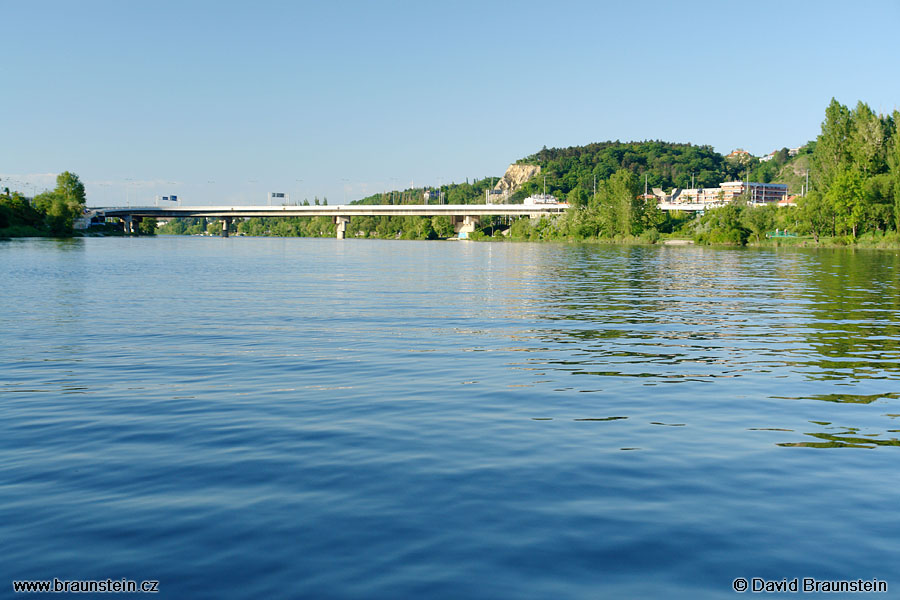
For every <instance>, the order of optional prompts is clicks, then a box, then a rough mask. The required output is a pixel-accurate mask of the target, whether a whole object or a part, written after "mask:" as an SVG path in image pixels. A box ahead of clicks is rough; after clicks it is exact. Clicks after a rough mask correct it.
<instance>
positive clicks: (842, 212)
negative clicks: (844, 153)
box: [825, 166, 868, 238]
mask: <svg viewBox="0 0 900 600" xmlns="http://www.w3.org/2000/svg"><path fill="white" fill-rule="evenodd" d="M825 198H826V200H828V201H829V203H830V204H831V206H832V207H834V216H835V218H836V223H835V224H836V227H837V228H838V229H840V230H841V232H846V231H847V229H849V230H850V232H851V233H852V234H853V237H854V238H855V237H856V234H857V232H858V230H859V226H860V224H862V222H863V219H864V218H865V215H866V210H867V208H868V207H867V202H866V200H867V198H866V194H865V180H864V178H863V175H862V173H861V172H860V170H859V169H858V168H857V167H855V166H853V167H844V168H842V169H840V170H839V171H838V173H837V174H836V175H835V177H834V180H833V182H832V184H831V187H829V188H828V192H826V194H825Z"/></svg>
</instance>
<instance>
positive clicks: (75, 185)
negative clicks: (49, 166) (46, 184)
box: [0, 171, 85, 236]
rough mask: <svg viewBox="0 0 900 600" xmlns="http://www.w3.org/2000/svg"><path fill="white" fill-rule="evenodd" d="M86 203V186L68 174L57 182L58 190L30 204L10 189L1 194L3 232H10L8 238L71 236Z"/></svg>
mask: <svg viewBox="0 0 900 600" xmlns="http://www.w3.org/2000/svg"><path fill="white" fill-rule="evenodd" d="M84 202H85V195H84V184H82V183H81V180H80V179H79V178H78V175H75V174H74V173H69V172H68V171H66V172H64V173H61V174H60V175H59V176H58V177H57V178H56V189H54V190H53V191H49V192H44V193H42V194H38V195H37V196H36V197H35V198H34V199H33V201H32V202H31V203H30V204H29V203H28V202H27V201H26V200H25V198H24V197H23V196H22V195H21V194H20V193H18V192H10V191H9V189H8V188H7V189H6V190H4V193H3V194H0V229H9V230H10V231H7V232H6V234H7V235H51V236H70V235H72V225H73V224H74V221H75V219H77V218H79V217H81V216H82V215H83V214H84Z"/></svg>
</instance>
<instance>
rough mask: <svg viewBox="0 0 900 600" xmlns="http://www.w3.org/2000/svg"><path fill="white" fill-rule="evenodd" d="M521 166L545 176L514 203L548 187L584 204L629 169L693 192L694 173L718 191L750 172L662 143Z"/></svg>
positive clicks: (382, 198) (538, 159) (408, 198)
mask: <svg viewBox="0 0 900 600" xmlns="http://www.w3.org/2000/svg"><path fill="white" fill-rule="evenodd" d="M516 162H518V163H525V164H536V165H540V166H541V175H540V176H538V177H535V178H533V179H532V180H531V181H530V182H527V183H526V184H524V185H523V186H522V188H521V189H520V190H519V191H518V192H517V193H515V194H514V195H513V197H512V199H511V201H512V202H521V201H522V199H523V198H526V197H527V196H530V195H531V194H534V193H540V192H542V191H543V189H544V185H545V183H546V186H547V192H548V193H550V194H553V195H555V196H557V197H558V198H560V199H568V200H570V201H573V202H574V203H575V204H584V203H585V202H586V201H587V199H588V197H589V196H590V195H591V194H592V193H593V190H594V183H595V181H596V183H597V184H598V185H599V184H600V183H601V182H603V181H605V180H606V179H609V177H611V176H612V175H613V173H615V172H616V171H619V170H620V169H627V170H630V171H631V172H632V173H634V174H635V175H636V176H637V177H638V178H639V179H640V180H641V183H642V184H643V182H644V177H645V175H646V179H647V184H648V186H649V187H651V188H652V187H661V188H663V189H665V190H670V189H671V188H673V187H690V186H691V175H692V174H693V176H694V185H695V186H696V187H715V186H717V185H719V184H720V183H721V182H723V181H727V180H730V179H738V178H740V177H741V176H742V175H743V174H744V173H745V172H746V169H747V166H746V165H743V164H739V163H736V162H732V161H728V160H726V159H725V157H724V156H722V155H721V154H719V153H718V152H716V151H715V150H713V148H712V147H711V146H705V145H704V146H694V145H692V144H676V143H670V142H661V141H645V142H618V141H616V142H599V143H594V144H588V145H587V146H573V147H570V148H550V149H548V148H543V149H542V150H540V151H539V152H537V153H535V154H532V155H531V156H527V157H525V158H522V159H520V160H518V161H516ZM500 175H501V174H497V175H495V176H494V177H493V178H492V177H485V178H482V179H480V180H479V179H476V180H474V181H473V182H472V183H471V184H470V183H469V182H468V181H466V182H465V183H451V184H447V185H444V186H442V188H441V191H443V201H444V202H445V203H449V204H474V203H479V202H483V201H484V193H485V190H486V189H489V188H490V187H491V184H492V183H493V181H495V180H499V178H500ZM545 178H546V181H545ZM426 190H430V191H436V190H437V188H416V189H406V190H403V191H402V192H400V191H397V192H394V193H387V194H375V195H373V196H369V197H367V198H363V199H361V200H358V201H357V202H356V203H359V204H381V203H393V204H407V203H415V204H419V203H422V202H423V201H424V194H425V191H426ZM432 201H433V202H434V201H436V200H432Z"/></svg>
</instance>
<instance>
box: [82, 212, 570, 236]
mask: <svg viewBox="0 0 900 600" xmlns="http://www.w3.org/2000/svg"><path fill="white" fill-rule="evenodd" d="M568 208H569V205H568V204H339V205H335V206H170V207H163V206H134V207H127V208H124V207H114V208H92V209H90V210H91V211H93V213H94V214H95V215H96V216H98V217H118V218H120V219H122V221H123V223H124V226H125V232H126V233H133V232H134V225H135V222H139V221H140V220H141V219H143V218H150V217H152V218H158V219H171V218H177V217H210V218H217V219H222V235H223V236H225V237H228V227H229V225H231V223H232V221H233V219H243V218H250V217H331V218H332V219H334V223H335V224H336V225H337V238H338V239H344V233H345V232H346V231H347V223H349V222H350V217H411V216H412V217H432V216H447V217H450V222H451V223H452V224H453V228H454V230H455V231H456V232H457V233H458V234H460V237H465V236H466V235H468V234H469V233H472V232H473V231H475V227H476V226H477V225H478V221H479V218H480V217H484V216H493V215H504V216H515V217H521V216H528V217H531V218H539V217H542V216H544V215H553V214H560V213H563V212H565V211H566V210H567V209H568Z"/></svg>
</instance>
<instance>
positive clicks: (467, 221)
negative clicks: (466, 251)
mask: <svg viewBox="0 0 900 600" xmlns="http://www.w3.org/2000/svg"><path fill="white" fill-rule="evenodd" d="M450 222H451V223H453V230H454V231H455V232H456V235H457V237H459V239H461V240H464V239H466V238H467V237H469V234H470V233H473V232H474V231H475V227H477V226H478V217H472V216H469V217H462V216H456V215H454V216H452V217H450Z"/></svg>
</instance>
